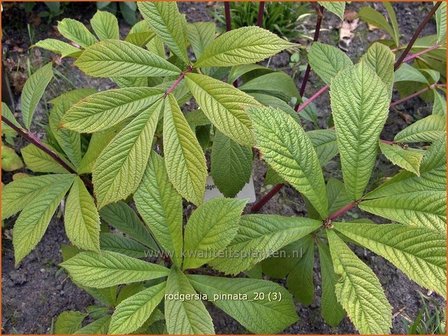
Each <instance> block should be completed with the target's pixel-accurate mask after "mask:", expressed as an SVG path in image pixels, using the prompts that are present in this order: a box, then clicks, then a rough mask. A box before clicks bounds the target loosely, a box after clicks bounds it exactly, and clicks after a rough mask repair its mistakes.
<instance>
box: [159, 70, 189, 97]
mask: <svg viewBox="0 0 448 336" xmlns="http://www.w3.org/2000/svg"><path fill="white" fill-rule="evenodd" d="M192 70H193V68H192V67H191V66H189V67H188V68H187V70H185V71H182V72H181V73H180V75H179V77H177V78H176V80H175V81H174V83H173V84H172V85H171V86H170V87H169V88H168V89H167V90H166V91H165V94H164V95H163V97H164V98H165V97H166V96H168V95H169V94H170V93H172V92H173V91H174V90H175V89H176V88H177V86H178V85H179V84H180V82H182V80H183V79H184V78H185V75H186V74H187V73H189V72H191V71H192Z"/></svg>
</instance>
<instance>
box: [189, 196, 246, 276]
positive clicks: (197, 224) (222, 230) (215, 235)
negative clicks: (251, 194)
mask: <svg viewBox="0 0 448 336" xmlns="http://www.w3.org/2000/svg"><path fill="white" fill-rule="evenodd" d="M245 205H246V201H242V200H237V199H233V198H214V199H212V200H210V201H208V202H206V203H204V204H202V205H201V206H199V207H198V208H197V209H196V210H195V211H194V212H193V214H192V215H191V216H190V218H189V220H188V223H187V225H186V226H185V238H184V240H185V247H184V251H185V255H184V262H183V269H189V268H198V267H200V266H202V265H204V264H205V263H206V262H207V261H209V260H212V259H214V258H215V257H216V256H217V255H218V254H219V252H221V251H222V250H224V249H225V248H226V247H227V245H229V244H230V242H231V241H232V240H233V238H235V236H236V234H237V232H238V228H239V221H240V217H241V213H242V212H243V209H244V206H245Z"/></svg>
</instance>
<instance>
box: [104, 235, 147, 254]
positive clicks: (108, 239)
mask: <svg viewBox="0 0 448 336" xmlns="http://www.w3.org/2000/svg"><path fill="white" fill-rule="evenodd" d="M100 245H101V250H106V251H112V252H117V253H120V254H124V255H127V256H129V257H133V258H143V257H148V255H149V254H150V251H149V250H148V248H147V247H146V246H145V245H142V244H140V243H139V242H137V241H135V240H133V239H130V238H127V237H125V236H123V235H121V234H114V233H102V234H101V235H100Z"/></svg>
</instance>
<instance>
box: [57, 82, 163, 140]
mask: <svg viewBox="0 0 448 336" xmlns="http://www.w3.org/2000/svg"><path fill="white" fill-rule="evenodd" d="M162 95H163V91H162V90H160V89H155V88H143V87H131V88H122V89H112V90H107V91H103V92H98V93H95V94H93V95H90V96H89V97H87V98H85V99H83V100H81V101H80V102H78V103H77V104H75V105H74V106H72V107H71V108H70V109H69V110H68V111H67V113H66V114H65V115H64V117H63V118H62V121H61V126H62V127H64V128H68V129H71V130H74V131H78V132H83V133H92V132H98V131H102V130H105V129H108V128H111V127H112V126H114V125H117V124H118V123H120V122H121V121H123V120H125V119H126V118H128V117H131V116H133V115H135V114H138V113H142V111H143V110H146V109H148V108H149V107H150V106H151V105H153V104H154V103H155V102H156V101H157V100H159V99H160V98H161V97H162Z"/></svg>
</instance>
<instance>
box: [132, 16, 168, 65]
mask: <svg viewBox="0 0 448 336" xmlns="http://www.w3.org/2000/svg"><path fill="white" fill-rule="evenodd" d="M154 36H155V34H154V32H153V31H152V30H151V27H150V26H149V24H148V22H146V21H145V20H142V21H139V22H137V23H136V24H135V25H133V26H132V28H131V30H130V31H129V33H128V35H127V36H126V39H125V41H126V42H129V43H132V44H135V45H136V46H139V47H143V46H145V45H146V44H147V43H148V42H149V41H151V39H152V38H153V37H154ZM148 50H149V49H148ZM159 56H160V55H159Z"/></svg>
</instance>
